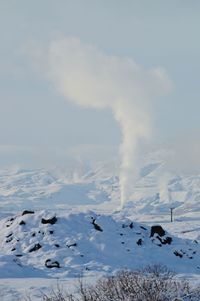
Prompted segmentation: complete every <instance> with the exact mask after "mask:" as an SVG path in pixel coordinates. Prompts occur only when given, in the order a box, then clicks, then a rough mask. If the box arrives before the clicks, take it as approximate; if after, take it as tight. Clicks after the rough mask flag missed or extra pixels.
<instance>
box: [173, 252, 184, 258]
mask: <svg viewBox="0 0 200 301" xmlns="http://www.w3.org/2000/svg"><path fill="white" fill-rule="evenodd" d="M174 255H175V256H178V257H180V258H182V257H183V254H181V253H180V252H178V251H174Z"/></svg>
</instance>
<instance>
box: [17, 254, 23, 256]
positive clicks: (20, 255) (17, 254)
mask: <svg viewBox="0 0 200 301" xmlns="http://www.w3.org/2000/svg"><path fill="white" fill-rule="evenodd" d="M15 256H16V257H22V256H23V255H22V254H16V255H15Z"/></svg>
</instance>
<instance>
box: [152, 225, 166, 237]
mask: <svg viewBox="0 0 200 301" xmlns="http://www.w3.org/2000/svg"><path fill="white" fill-rule="evenodd" d="M155 233H156V234H158V235H159V236H161V237H162V236H164V235H165V230H164V229H163V228H162V227H161V226H160V225H156V226H152V227H151V235H150V237H153V236H154V234H155Z"/></svg>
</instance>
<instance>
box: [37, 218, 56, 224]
mask: <svg viewBox="0 0 200 301" xmlns="http://www.w3.org/2000/svg"><path fill="white" fill-rule="evenodd" d="M56 222H57V217H55V216H54V217H52V218H49V219H45V218H42V220H41V223H42V224H51V225H54V224H55V223H56Z"/></svg>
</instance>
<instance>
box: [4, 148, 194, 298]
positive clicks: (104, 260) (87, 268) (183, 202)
mask: <svg viewBox="0 0 200 301" xmlns="http://www.w3.org/2000/svg"><path fill="white" fill-rule="evenodd" d="M118 173H119V170H118V162H116V161H113V162H109V163H105V162H103V163H102V162H98V163H96V164H95V165H94V166H90V165H86V166H81V168H80V170H78V169H77V170H74V171H72V170H62V172H60V171H59V170H58V169H51V170H49V171H47V170H44V169H37V170H33V169H31V170H30V169H29V170H28V169H20V168H17V169H16V168H15V169H6V170H1V171H0V208H1V212H0V291H1V300H3V301H4V300H5V301H7V300H12V301H13V300H18V299H19V298H20V297H21V296H24V294H31V296H33V300H39V299H40V298H39V297H40V296H41V291H47V290H48V289H49V287H51V285H56V281H57V280H56V279H60V280H59V281H61V282H63V283H65V284H66V285H69V286H71V287H73V284H74V282H75V281H76V279H77V277H79V276H83V277H85V279H87V280H88V281H91V279H92V280H93V281H94V279H96V278H97V277H99V276H101V275H105V274H111V273H115V272H116V271H117V270H118V269H120V268H134V269H135V268H140V267H144V266H145V265H147V264H151V263H161V264H165V265H167V266H168V267H170V268H172V269H173V270H175V271H176V272H177V273H178V275H179V276H180V277H182V276H184V277H187V278H188V279H192V280H194V279H195V280H198V279H199V274H200V269H199V267H200V259H199V258H200V256H199V255H200V254H199V252H200V247H199V243H200V219H199V215H200V205H199V204H200V202H199V201H200V175H189V174H188V175H183V174H179V175H177V174H170V173H168V172H166V170H165V161H164V159H163V158H161V157H160V156H159V155H158V153H156V155H152V154H151V155H149V156H147V157H146V158H144V162H143V166H141V170H140V176H139V178H138V179H137V181H136V183H135V185H134V193H133V195H132V197H131V198H130V200H128V201H127V203H126V204H125V205H124V208H123V209H122V210H118V209H117V208H119V205H120V200H119V196H120V193H119V179H118ZM172 207H173V208H174V211H173V213H174V222H173V223H171V222H170V208H172ZM25 209H26V210H34V214H25V215H22V212H23V210H25ZM52 217H56V218H57V221H56V222H55V223H54V224H52V225H51V224H48V223H47V224H43V223H42V222H41V221H42V219H49V218H52ZM22 221H23V222H25V224H23V223H22V224H20V222H22ZM131 223H133V224H132V225H133V227H130V225H131ZM94 224H96V225H98V226H99V227H100V229H101V230H103V231H99V230H97V229H96V228H95V225H94ZM152 225H161V226H162V227H163V229H164V230H166V234H165V236H164V237H160V238H161V239H166V238H167V237H171V238H172V242H171V244H162V243H161V242H160V240H159V239H158V238H156V236H155V235H154V236H155V237H150V234H151V226H152ZM97 228H98V227H97ZM140 239H141V241H142V243H141V245H140V244H138V241H139V240H140ZM38 245H40V246H41V247H40V248H38V250H34V251H32V252H30V250H31V249H34V248H35V246H38ZM160 245H161V246H160ZM36 249H37V248H36ZM176 252H178V254H179V255H180V254H181V255H182V257H179V255H178V256H176V255H175V254H174V253H176ZM176 254H177V253H176ZM17 255H22V256H17ZM48 259H50V263H53V262H56V261H57V262H59V265H60V268H55V267H54V268H48V267H47V266H46V265H45V262H46V260H48Z"/></svg>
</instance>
